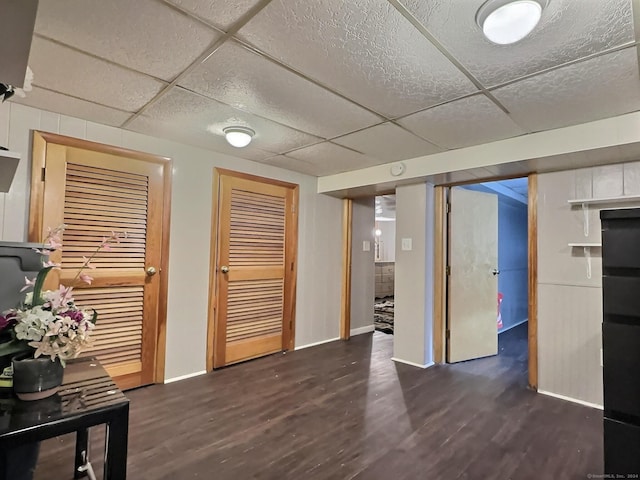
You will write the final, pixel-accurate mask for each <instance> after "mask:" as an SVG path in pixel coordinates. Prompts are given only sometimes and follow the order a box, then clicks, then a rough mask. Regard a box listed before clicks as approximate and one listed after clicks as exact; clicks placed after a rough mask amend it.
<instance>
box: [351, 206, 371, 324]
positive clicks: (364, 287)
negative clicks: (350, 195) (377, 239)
mask: <svg viewBox="0 0 640 480" xmlns="http://www.w3.org/2000/svg"><path fill="white" fill-rule="evenodd" d="M374 217H375V210H374V198H373V197H367V198H359V199H355V200H354V201H353V214H352V222H351V225H352V228H351V334H352V335H357V334H359V333H365V332H367V331H371V332H372V331H373V330H374V328H373V303H374V288H375V275H376V274H375V263H374V245H373V224H374ZM363 242H368V246H369V250H367V251H365V250H364V245H363Z"/></svg>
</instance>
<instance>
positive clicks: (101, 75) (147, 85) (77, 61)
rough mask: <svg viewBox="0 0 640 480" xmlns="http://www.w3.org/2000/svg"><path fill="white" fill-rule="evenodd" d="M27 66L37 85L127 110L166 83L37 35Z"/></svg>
mask: <svg viewBox="0 0 640 480" xmlns="http://www.w3.org/2000/svg"><path fill="white" fill-rule="evenodd" d="M29 65H30V66H31V69H32V70H33V72H34V84H36V85H39V86H41V87H45V88H47V89H50V90H55V91H57V92H60V93H66V94H69V95H73V96H75V97H80V98H83V99H86V100H91V101H93V102H96V103H100V104H103V105H108V106H110V107H113V108H117V109H119V110H126V111H129V112H135V111H137V110H139V109H140V108H141V107H142V106H143V105H145V104H146V103H147V102H149V100H151V99H152V98H153V97H154V96H155V95H156V94H157V93H158V92H159V91H160V90H161V89H162V88H163V87H164V85H165V84H164V83H162V82H160V81H158V80H155V79H153V78H151V77H148V76H147V75H143V74H141V73H137V72H132V71H131V70H128V69H126V68H122V67H119V66H117V65H114V64H112V63H108V62H105V61H104V60H99V59H97V58H94V57H92V56H90V55H86V54H84V53H80V52H77V51H75V50H72V49H70V48H67V47H64V46H62V45H58V44H57V43H54V42H51V41H49V40H45V39H42V38H39V37H34V39H33V42H32V44H31V55H30V56H29Z"/></svg>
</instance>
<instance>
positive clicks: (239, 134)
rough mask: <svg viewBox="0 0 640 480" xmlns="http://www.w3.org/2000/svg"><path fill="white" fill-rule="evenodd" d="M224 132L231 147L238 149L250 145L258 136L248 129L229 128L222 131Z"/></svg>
mask: <svg viewBox="0 0 640 480" xmlns="http://www.w3.org/2000/svg"><path fill="white" fill-rule="evenodd" d="M222 131H223V132H224V137H225V138H226V139H227V142H229V145H231V146H232V147H236V148H242V147H246V146H247V145H249V143H251V139H252V138H253V136H254V135H255V134H256V132H254V131H253V130H251V129H250V128H247V127H227V128H224V129H222Z"/></svg>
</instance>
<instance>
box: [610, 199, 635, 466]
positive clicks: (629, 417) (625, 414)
mask: <svg viewBox="0 0 640 480" xmlns="http://www.w3.org/2000/svg"><path fill="white" fill-rule="evenodd" d="M600 220H601V221H602V300H603V302H602V303H603V323H602V354H603V382H604V468H605V473H606V474H608V475H616V474H620V475H629V474H639V473H640V208H632V209H618V210H602V211H601V212H600ZM625 478H626V477H625Z"/></svg>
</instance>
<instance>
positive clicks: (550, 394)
mask: <svg viewBox="0 0 640 480" xmlns="http://www.w3.org/2000/svg"><path fill="white" fill-rule="evenodd" d="M538 393H541V394H542V395H547V396H549V397H554V398H559V399H560V400H566V401H567V402H573V403H579V404H580V405H584V406H585V407H591V408H597V409H598V410H603V409H604V407H603V406H602V405H598V404H597V403H590V402H585V401H583V400H578V399H577V398H571V397H565V396H564V395H558V394H557V393H551V392H547V391H545V390H538Z"/></svg>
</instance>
